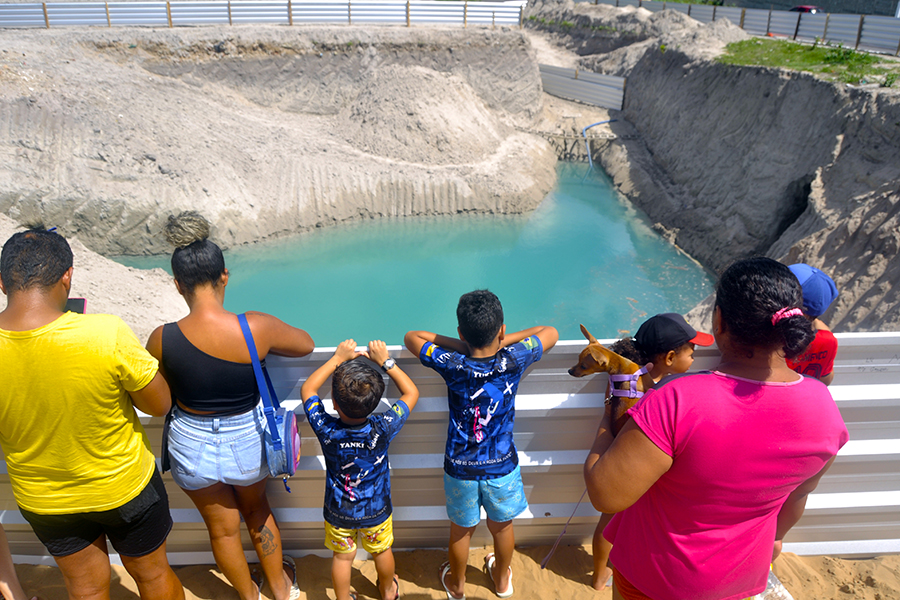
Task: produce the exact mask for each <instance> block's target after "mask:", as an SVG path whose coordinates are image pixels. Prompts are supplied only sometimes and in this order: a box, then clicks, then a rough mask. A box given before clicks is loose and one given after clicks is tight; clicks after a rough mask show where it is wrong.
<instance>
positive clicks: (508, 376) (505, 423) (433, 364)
mask: <svg viewBox="0 0 900 600" xmlns="http://www.w3.org/2000/svg"><path fill="white" fill-rule="evenodd" d="M542 355H543V346H542V345H541V340H540V339H539V338H538V337H537V336H534V335H533V336H531V337H528V338H525V339H524V340H522V341H521V342H519V343H518V344H512V345H511V346H508V347H506V348H501V349H500V351H499V352H497V354H495V355H494V356H492V357H490V358H470V357H468V356H466V355H464V354H460V353H459V352H451V351H448V350H445V349H443V348H441V347H440V346H436V345H434V344H432V343H430V342H427V343H426V344H425V345H424V346H422V351H421V352H420V353H419V360H421V361H422V364H423V365H425V366H426V367H430V368H432V369H434V370H435V371H437V372H438V373H439V374H440V375H441V377H443V378H444V381H445V382H446V383H447V399H448V406H449V409H450V424H449V427H448V430H447V447H446V450H445V452H444V471H445V472H446V473H447V475H449V476H450V477H453V478H455V479H466V480H484V479H496V478H498V477H502V476H504V475H508V474H509V473H511V472H512V470H513V469H515V468H516V465H518V464H519V457H518V454H517V453H516V445H515V443H514V442H513V424H514V422H515V417H516V390H518V388H519V381H520V380H521V379H522V375H524V373H525V369H527V368H528V366H529V365H531V363H534V362H537V361H539V360H540V359H541V356H542Z"/></svg>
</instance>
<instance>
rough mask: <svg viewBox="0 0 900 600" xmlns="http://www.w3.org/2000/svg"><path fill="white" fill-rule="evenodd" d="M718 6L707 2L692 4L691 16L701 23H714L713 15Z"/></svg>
mask: <svg viewBox="0 0 900 600" xmlns="http://www.w3.org/2000/svg"><path fill="white" fill-rule="evenodd" d="M716 8H717V7H715V6H708V5H706V4H694V5H692V6H691V18H692V19H696V20H698V21H700V22H701V23H712V22H713V16H714V15H715V14H716Z"/></svg>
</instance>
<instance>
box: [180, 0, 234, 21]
mask: <svg viewBox="0 0 900 600" xmlns="http://www.w3.org/2000/svg"><path fill="white" fill-rule="evenodd" d="M169 6H170V7H171V12H172V25H175V26H179V25H187V26H193V25H228V24H229V20H228V2H172V3H170V5H169Z"/></svg>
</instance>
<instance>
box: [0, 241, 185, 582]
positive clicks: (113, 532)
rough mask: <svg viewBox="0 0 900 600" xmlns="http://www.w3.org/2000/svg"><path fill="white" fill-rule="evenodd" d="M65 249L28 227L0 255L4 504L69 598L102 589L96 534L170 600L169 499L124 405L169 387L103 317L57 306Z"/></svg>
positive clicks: (165, 401)
mask: <svg viewBox="0 0 900 600" xmlns="http://www.w3.org/2000/svg"><path fill="white" fill-rule="evenodd" d="M71 282H72V250H71V249H70V248H69V244H68V242H66V240H65V239H64V238H63V237H62V236H61V235H59V234H57V233H55V232H53V231H47V230H45V229H44V228H43V227H39V228H38V227H35V228H32V229H29V230H27V231H23V232H19V233H16V234H15V235H13V236H12V237H11V238H10V239H9V240H8V241H7V242H6V244H5V245H4V246H3V250H2V252H0V290H2V291H3V293H5V294H6V295H7V297H8V304H7V307H6V309H5V310H4V311H2V312H0V365H2V366H0V446H2V448H3V452H4V454H5V455H6V464H7V470H8V473H9V479H10V483H11V484H12V488H13V492H14V494H15V497H16V502H17V503H18V505H19V509H20V510H21V512H22V515H23V516H24V517H25V519H26V520H27V521H28V522H29V523H30V524H31V527H32V529H34V532H35V534H36V535H37V536H38V538H39V539H40V540H41V542H43V543H44V545H45V546H46V547H47V550H48V551H49V552H50V554H52V555H53V557H54V558H55V559H56V563H57V565H59V568H60V570H61V571H62V573H63V576H64V578H65V581H66V588H67V590H68V592H69V597H70V598H96V599H107V598H109V588H110V566H109V555H108V550H107V546H106V542H107V539H108V540H109V542H110V543H111V544H112V546H113V548H115V549H116V551H117V552H118V553H119V556H120V557H121V559H122V564H123V565H124V566H125V568H126V569H127V570H128V572H129V573H130V574H131V576H132V577H133V578H134V580H135V582H136V583H137V586H138V590H139V592H140V595H141V598H144V599H154V600H155V599H159V600H172V599H174V600H180V599H183V598H184V588H182V586H181V583H180V582H179V580H178V578H177V577H176V576H175V573H174V571H172V568H171V567H170V566H169V563H168V560H167V558H166V536H167V535H168V533H169V531H170V530H171V528H172V517H171V515H170V514H169V502H168V497H167V495H166V491H165V487H163V484H162V479H161V477H160V475H159V472H158V471H157V469H156V463H155V460H154V457H153V453H152V452H151V451H150V444H149V441H148V440H147V435H146V433H145V432H144V428H143V427H142V426H141V423H140V420H139V419H138V416H137V414H136V412H135V407H137V408H138V409H140V410H141V411H143V412H145V413H148V414H151V415H156V416H161V415H164V414H166V413H167V412H168V410H169V407H170V404H171V395H170V393H169V388H168V386H167V385H166V383H165V380H164V379H163V378H162V376H161V375H159V373H158V365H157V362H156V359H154V358H153V357H152V356H150V354H149V353H147V352H146V351H145V350H144V348H143V347H142V346H141V345H140V343H139V342H138V340H137V338H136V337H135V335H134V333H132V332H131V330H130V329H129V328H128V326H127V325H126V324H125V323H124V322H123V321H122V320H121V319H119V318H118V317H115V316H112V315H79V314H75V313H67V312H64V311H65V304H66V299H67V298H68V295H69V289H70V288H71Z"/></svg>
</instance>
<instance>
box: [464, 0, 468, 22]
mask: <svg viewBox="0 0 900 600" xmlns="http://www.w3.org/2000/svg"><path fill="white" fill-rule="evenodd" d="M468 26H469V0H466V1H465V2H463V29H465V28H466V27H468Z"/></svg>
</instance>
